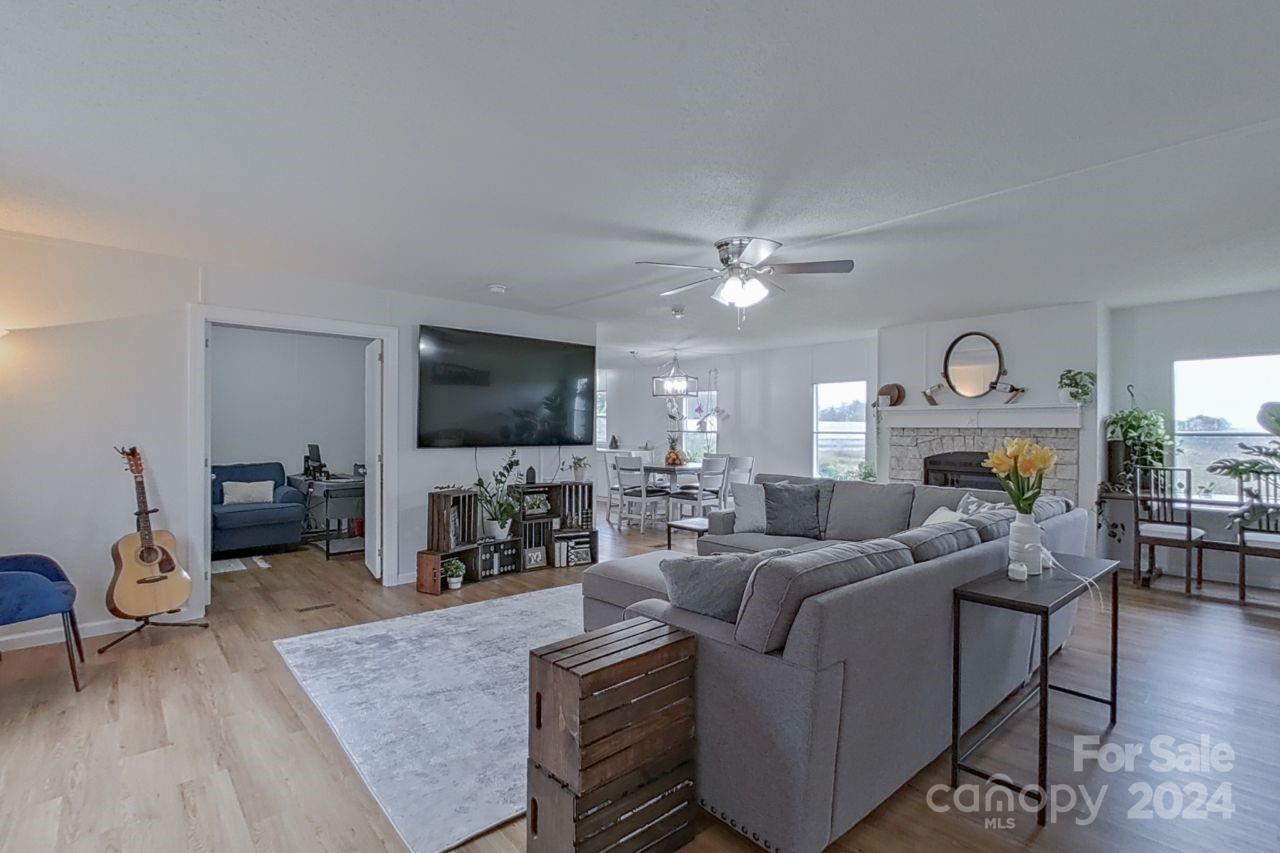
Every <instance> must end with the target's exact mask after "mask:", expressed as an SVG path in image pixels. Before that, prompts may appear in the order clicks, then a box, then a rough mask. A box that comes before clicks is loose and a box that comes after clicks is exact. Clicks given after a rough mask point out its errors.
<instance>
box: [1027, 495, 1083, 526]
mask: <svg viewBox="0 0 1280 853" xmlns="http://www.w3.org/2000/svg"><path fill="white" fill-rule="evenodd" d="M1073 509H1075V504H1074V503H1072V502H1071V499H1070V498H1064V497H1062V496H1061V495H1043V496H1041V497H1040V498H1039V499H1038V500H1036V505H1035V508H1034V509H1033V510H1032V513H1031V517H1032V518H1034V519H1035V522H1036V524H1039V523H1040V522H1042V521H1047V520H1048V519H1050V518H1053V517H1054V516H1058V515H1065V514H1066V513H1068V512H1071V510H1073Z"/></svg>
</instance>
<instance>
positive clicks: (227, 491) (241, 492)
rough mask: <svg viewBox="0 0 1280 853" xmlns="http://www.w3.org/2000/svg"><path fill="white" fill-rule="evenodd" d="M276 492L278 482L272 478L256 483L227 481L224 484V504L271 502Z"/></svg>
mask: <svg viewBox="0 0 1280 853" xmlns="http://www.w3.org/2000/svg"><path fill="white" fill-rule="evenodd" d="M275 493H276V484H275V483H273V482H271V481H270V480H259V481H257V482H254V483H236V482H232V481H227V482H225V483H223V484H222V502H223V503H224V504H269V503H271V499H272V498H273V497H274V496H275Z"/></svg>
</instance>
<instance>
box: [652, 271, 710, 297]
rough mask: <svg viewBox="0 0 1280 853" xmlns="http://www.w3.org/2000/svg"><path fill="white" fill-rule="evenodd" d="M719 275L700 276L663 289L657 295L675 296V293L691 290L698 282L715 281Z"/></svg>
mask: <svg viewBox="0 0 1280 853" xmlns="http://www.w3.org/2000/svg"><path fill="white" fill-rule="evenodd" d="M719 277H720V276H718V275H713V276H711V277H710V278H700V279H698V280H697V281H695V282H692V283H691V284H682V285H680V286H679V287H676V288H672V289H671V290H664V291H663V292H662V293H659V294H658V295H659V296H675V295H676V294H677V293H684V292H685V291H686V290H692V289H693V288H695V287H697V286H698V285H700V284H706V283H707V282H709V281H715V280H716V279H718V278H719Z"/></svg>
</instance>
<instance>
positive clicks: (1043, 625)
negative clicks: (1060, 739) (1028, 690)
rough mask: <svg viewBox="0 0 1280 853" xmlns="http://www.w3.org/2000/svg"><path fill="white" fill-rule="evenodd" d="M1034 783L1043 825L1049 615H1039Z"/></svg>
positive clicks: (1045, 810)
mask: <svg viewBox="0 0 1280 853" xmlns="http://www.w3.org/2000/svg"><path fill="white" fill-rule="evenodd" d="M1036 784H1037V785H1039V786H1040V812H1039V814H1038V815H1037V816H1036V823H1038V824H1040V825H1041V826H1044V825H1045V820H1046V818H1047V816H1048V811H1049V617H1048V616H1041V617H1040V756H1039V761H1038V762H1037V770H1036Z"/></svg>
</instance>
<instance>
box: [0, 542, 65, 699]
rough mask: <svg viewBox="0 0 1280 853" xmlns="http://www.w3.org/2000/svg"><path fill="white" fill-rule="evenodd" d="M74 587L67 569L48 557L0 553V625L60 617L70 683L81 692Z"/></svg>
mask: <svg viewBox="0 0 1280 853" xmlns="http://www.w3.org/2000/svg"><path fill="white" fill-rule="evenodd" d="M75 603H76V588H75V587H74V586H73V585H72V584H71V581H69V580H67V574H66V572H64V571H62V567H61V566H59V565H58V564H57V563H56V562H54V561H53V560H52V559H50V558H49V557H43V556H41V555H39V554H12V555H10V556H7V557H0V625H13V624H15V623H17V622H26V621H27V620H28V619H39V618H40V617H41V616H52V615H54V614H57V615H59V616H61V617H62V634H63V637H64V639H65V640H66V643H67V662H68V663H70V664H71V683H72V684H74V685H75V687H76V692H77V693H79V692H80V673H79V671H78V670H77V669H76V655H77V654H78V655H79V657H80V663H84V645H83V644H82V643H81V642H80V623H79V622H77V621H76V611H75Z"/></svg>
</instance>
